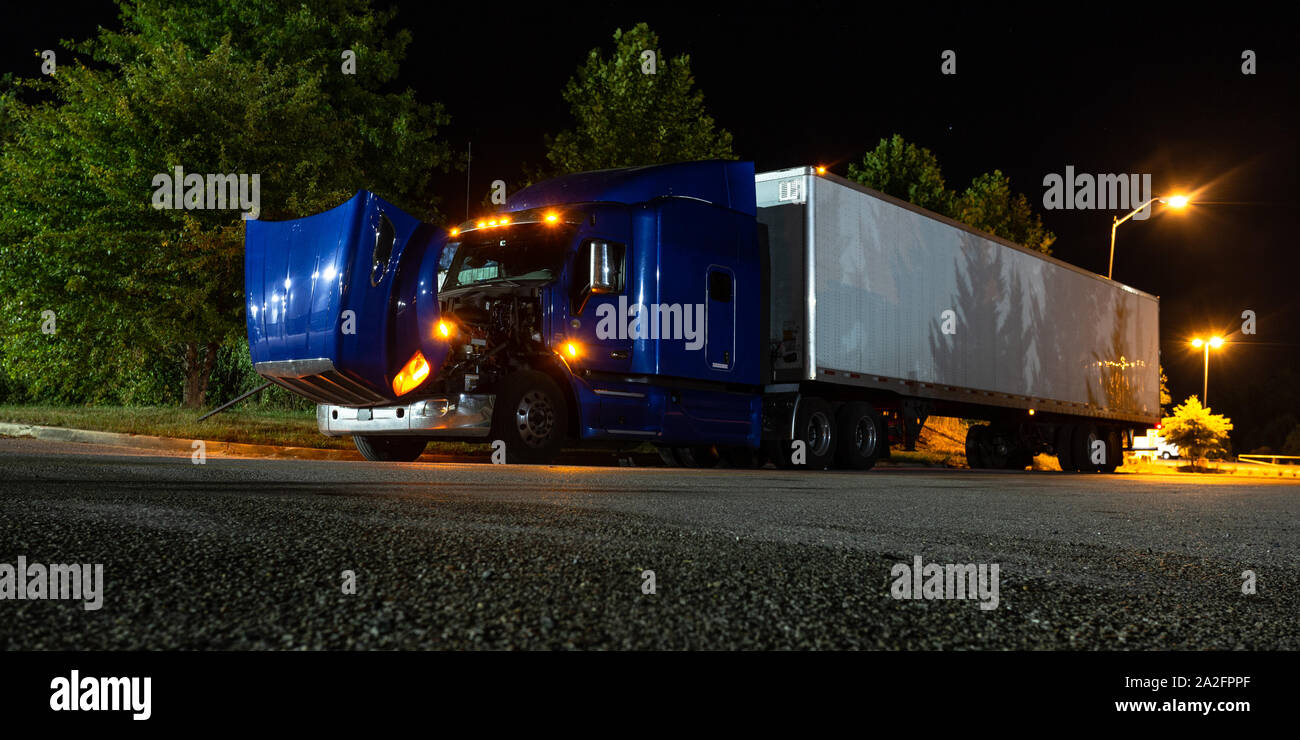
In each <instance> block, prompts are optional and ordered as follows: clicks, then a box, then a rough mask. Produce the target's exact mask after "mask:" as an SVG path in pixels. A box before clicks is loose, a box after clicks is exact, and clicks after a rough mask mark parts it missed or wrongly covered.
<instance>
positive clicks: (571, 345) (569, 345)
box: [564, 342, 582, 357]
mask: <svg viewBox="0 0 1300 740" xmlns="http://www.w3.org/2000/svg"><path fill="white" fill-rule="evenodd" d="M564 352H565V354H567V355H568V356H569V357H577V356H578V355H579V354H581V353H582V348H581V347H579V346H578V343H577V342H565V343H564Z"/></svg>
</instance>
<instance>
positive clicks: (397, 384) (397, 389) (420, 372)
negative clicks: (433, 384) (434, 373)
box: [393, 350, 429, 396]
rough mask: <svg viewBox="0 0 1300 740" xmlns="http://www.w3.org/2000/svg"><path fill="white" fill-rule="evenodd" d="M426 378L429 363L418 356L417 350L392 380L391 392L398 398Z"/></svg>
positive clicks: (422, 356) (420, 355)
mask: <svg viewBox="0 0 1300 740" xmlns="http://www.w3.org/2000/svg"><path fill="white" fill-rule="evenodd" d="M427 377H429V362H428V360H425V359H424V355H423V354H420V351H419V350H416V351H415V354H413V355H411V359H409V360H407V361H406V364H405V365H404V366H402V369H401V371H400V372H398V373H397V375H396V376H395V377H394V378H393V392H394V393H396V394H397V395H399V396H401V395H405V394H407V393H410V392H411V391H413V390H415V389H416V388H417V387H418V386H419V385H420V384H421V383H423V382H424V379H425V378H427Z"/></svg>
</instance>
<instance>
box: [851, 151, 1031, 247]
mask: <svg viewBox="0 0 1300 740" xmlns="http://www.w3.org/2000/svg"><path fill="white" fill-rule="evenodd" d="M849 179H850V180H854V181H856V182H859V183H862V184H863V185H866V186H867V187H869V188H873V189H875V190H879V191H880V192H882V193H885V194H887V195H892V196H894V197H895V198H900V199H902V200H905V201H907V202H909V203H912V204H915V205H918V206H920V207H922V208H926V209H929V210H931V211H934V212H936V213H939V214H941V215H944V216H947V217H949V218H951V219H954V220H956V221H960V222H962V223H964V224H966V225H968V226H971V227H974V228H976V229H979V230H981V231H985V232H988V233H990V234H993V235H994V236H1000V237H1002V238H1003V239H1007V240H1009V241H1012V242H1015V243H1016V244H1019V245H1021V246H1024V247H1027V248H1029V249H1034V250H1037V251H1039V252H1042V253H1043V254H1051V253H1052V249H1051V246H1052V242H1054V241H1056V235H1055V234H1053V233H1052V232H1051V231H1048V230H1047V228H1046V227H1045V226H1043V220H1042V217H1041V216H1040V215H1039V214H1037V213H1035V212H1034V209H1033V207H1032V206H1031V205H1030V204H1029V199H1028V198H1027V197H1025V195H1024V194H1023V193H1015V192H1012V190H1011V180H1010V178H1008V177H1007V176H1006V175H1004V174H1002V171H1001V170H993V171H992V172H986V173H984V174H982V175H980V176H979V177H976V178H975V179H974V180H972V181H971V184H970V185H968V186H967V187H966V189H965V190H963V191H961V192H960V193H958V192H954V191H951V190H948V189H947V187H946V186H945V185H944V180H943V171H942V170H941V168H940V167H939V160H938V159H937V158H936V157H935V156H934V153H933V152H931V151H930V150H929V149H925V148H923V147H918V146H916V145H915V144H910V143H908V142H906V141H904V140H903V137H902V136H899V135H898V134H894V135H893V136H891V137H890V138H888V139H881V140H880V143H878V144H877V145H876V148H875V149H873V150H871V151H869V152H867V153H866V154H864V155H863V157H862V163H861V164H857V163H850V164H849Z"/></svg>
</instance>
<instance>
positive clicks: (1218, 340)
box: [1210, 337, 1223, 349]
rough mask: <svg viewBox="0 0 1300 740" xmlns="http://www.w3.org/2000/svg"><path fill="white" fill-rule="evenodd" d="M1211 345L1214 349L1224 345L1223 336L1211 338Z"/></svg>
mask: <svg viewBox="0 0 1300 740" xmlns="http://www.w3.org/2000/svg"><path fill="white" fill-rule="evenodd" d="M1210 346H1211V347H1213V348H1214V349H1218V348H1220V347H1222V346H1223V337H1215V338H1213V339H1211V340H1210Z"/></svg>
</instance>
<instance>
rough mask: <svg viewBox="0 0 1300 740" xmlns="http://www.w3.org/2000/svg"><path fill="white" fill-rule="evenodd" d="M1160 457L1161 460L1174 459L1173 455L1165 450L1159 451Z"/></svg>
mask: <svg viewBox="0 0 1300 740" xmlns="http://www.w3.org/2000/svg"><path fill="white" fill-rule="evenodd" d="M1160 459H1161V460H1172V459H1174V456H1173V455H1171V454H1169V452H1168V451H1167V450H1166V451H1165V452H1162V453H1160Z"/></svg>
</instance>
